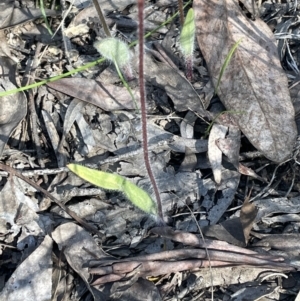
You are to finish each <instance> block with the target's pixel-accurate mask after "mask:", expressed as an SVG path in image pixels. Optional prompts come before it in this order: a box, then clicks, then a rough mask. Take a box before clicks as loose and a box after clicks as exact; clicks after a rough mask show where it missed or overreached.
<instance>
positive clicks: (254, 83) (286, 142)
mask: <svg viewBox="0 0 300 301" xmlns="http://www.w3.org/2000/svg"><path fill="white" fill-rule="evenodd" d="M194 9H195V19H196V27H197V40H198V43H199V46H200V49H201V51H202V53H203V56H204V58H205V61H206V63H207V66H208V70H209V73H210V76H211V77H212V81H213V83H214V86H215V87H216V85H217V81H218V77H219V74H220V70H221V68H222V65H223V63H224V61H225V58H226V56H227V55H228V53H229V51H230V49H231V48H232V47H233V46H234V44H235V43H236V42H238V41H239V40H241V42H240V44H239V46H238V47H237V49H236V51H235V53H234V54H233V56H232V57H231V60H230V62H229V64H228V66H227V67H226V69H225V72H224V74H223V76H222V79H221V82H220V86H219V89H218V94H219V97H220V99H221V101H222V102H223V104H224V105H225V107H226V109H227V110H231V111H236V112H239V114H232V118H233V119H235V121H236V122H237V123H238V125H239V127H240V129H241V130H242V132H243V133H244V134H245V135H246V136H247V138H248V139H249V140H250V142H251V143H252V144H253V145H254V146H255V147H256V148H257V149H258V150H259V151H261V152H262V153H263V154H264V155H265V156H266V157H267V158H269V159H270V160H273V161H275V162H281V161H284V160H285V159H286V158H287V157H289V156H290V155H291V152H292V150H293V145H294V142H295V139H296V135H297V131H296V125H295V121H294V108H293V105H292V102H291V99H290V96H289V90H288V81H287V77H286V75H285V73H284V71H283V70H282V67H281V65H280V61H279V59H278V54H277V48H276V42H275V39H274V36H273V34H272V32H271V30H270V29H269V27H268V26H267V25H266V24H265V23H264V22H263V21H262V20H260V19H257V20H256V21H255V22H254V21H251V20H249V19H247V18H246V17H245V16H244V15H243V13H242V12H241V10H240V6H239V2H238V1H237V0H195V1H194Z"/></svg>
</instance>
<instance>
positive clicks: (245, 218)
mask: <svg viewBox="0 0 300 301" xmlns="http://www.w3.org/2000/svg"><path fill="white" fill-rule="evenodd" d="M257 212H258V209H257V208H256V207H255V205H254V204H253V203H249V197H247V198H246V199H245V201H244V203H243V206H242V208H241V213H240V221H241V224H242V227H243V232H244V237H245V242H246V245H247V244H248V241H249V238H250V232H251V230H252V227H253V223H254V221H255V218H256V216H257Z"/></svg>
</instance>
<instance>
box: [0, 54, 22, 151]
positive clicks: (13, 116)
mask: <svg viewBox="0 0 300 301" xmlns="http://www.w3.org/2000/svg"><path fill="white" fill-rule="evenodd" d="M0 64H1V66H2V70H1V72H0V73H1V74H0V75H1V76H2V78H1V79H0V92H4V91H8V90H12V89H16V80H15V74H14V72H15V70H16V69H15V68H16V64H15V62H14V61H13V60H11V59H10V58H8V57H0ZM26 113H27V100H26V97H25V94H24V93H23V92H18V93H15V94H13V95H7V96H3V97H1V102H0V156H1V155H2V152H3V149H4V146H5V144H6V143H7V141H8V139H9V137H10V135H11V134H12V132H13V131H14V130H15V128H16V127H17V126H18V124H19V123H20V122H21V120H22V119H23V118H24V117H25V116H26Z"/></svg>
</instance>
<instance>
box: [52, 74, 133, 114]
mask: <svg viewBox="0 0 300 301" xmlns="http://www.w3.org/2000/svg"><path fill="white" fill-rule="evenodd" d="M47 85H48V86H49V87H51V88H52V89H55V90H58V91H60V92H63V93H65V94H67V95H70V96H73V97H76V98H78V99H81V100H83V101H86V102H89V103H92V104H93V105H95V106H98V107H100V108H101V109H103V110H105V111H113V110H120V109H128V110H132V109H134V108H135V107H134V102H133V101H132V98H131V96H130V94H129V93H128V91H127V90H126V88H124V87H118V86H115V85H110V84H106V85H105V86H104V85H102V84H101V83H100V82H99V81H96V80H92V79H86V78H62V79H60V80H58V81H55V82H52V83H48V84H47ZM133 94H134V97H135V98H136V99H139V93H138V92H136V91H133Z"/></svg>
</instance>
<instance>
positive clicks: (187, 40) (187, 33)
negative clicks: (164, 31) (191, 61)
mask: <svg viewBox="0 0 300 301" xmlns="http://www.w3.org/2000/svg"><path fill="white" fill-rule="evenodd" d="M194 19H195V18H194V10H193V9H192V8H190V9H189V11H188V13H187V15H186V18H185V21H184V24H183V28H182V31H181V34H180V47H181V51H182V54H183V55H184V56H185V57H187V56H192V55H193V52H194V47H195V31H196V26H195V20H194Z"/></svg>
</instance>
